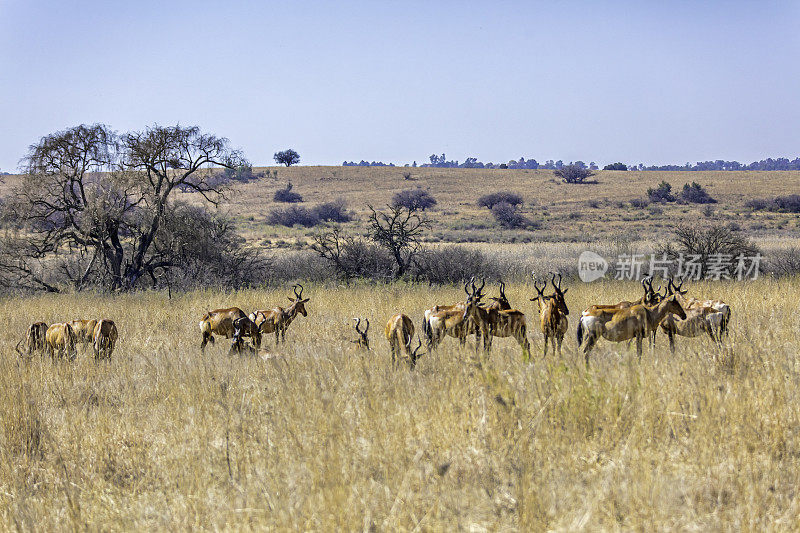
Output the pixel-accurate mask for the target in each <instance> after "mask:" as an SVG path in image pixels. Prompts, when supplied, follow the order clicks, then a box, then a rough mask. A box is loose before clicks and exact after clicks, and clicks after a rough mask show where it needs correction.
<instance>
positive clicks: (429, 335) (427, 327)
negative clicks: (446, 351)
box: [422, 316, 433, 346]
mask: <svg viewBox="0 0 800 533" xmlns="http://www.w3.org/2000/svg"><path fill="white" fill-rule="evenodd" d="M422 331H423V332H425V338H426V339H428V345H429V346H430V344H431V342H433V329H431V323H430V322H429V321H428V317H426V316H423V317H422Z"/></svg>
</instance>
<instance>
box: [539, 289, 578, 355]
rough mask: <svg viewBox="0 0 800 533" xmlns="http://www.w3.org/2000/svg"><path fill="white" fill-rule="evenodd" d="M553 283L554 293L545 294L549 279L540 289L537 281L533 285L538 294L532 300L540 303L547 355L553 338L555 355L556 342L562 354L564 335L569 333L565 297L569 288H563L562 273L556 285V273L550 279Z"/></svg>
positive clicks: (540, 315) (540, 317) (540, 319)
mask: <svg viewBox="0 0 800 533" xmlns="http://www.w3.org/2000/svg"><path fill="white" fill-rule="evenodd" d="M550 283H552V285H553V291H554V292H553V294H551V295H550V296H545V294H544V291H545V290H546V289H547V281H545V282H544V286H543V287H542V288H541V289H540V288H539V286H538V285H537V283H536V281H534V282H533V287H534V288H535V289H536V292H537V293H538V295H537V296H536V297H535V298H531V301H532V302H537V303H538V304H539V321H540V323H541V327H542V334H544V355H545V357H546V356H547V341H548V340H549V339H553V341H552V345H553V355H555V353H556V343H558V353H559V354H561V343H562V342H563V341H564V335H565V334H566V333H567V327H568V325H569V322H568V319H567V315H569V309H567V302H566V300H565V299H564V294H566V292H567V291H568V290H569V289H565V290H563V291H562V290H561V274H559V275H558V285H556V275H555V274H553V278H552V279H551V280H550Z"/></svg>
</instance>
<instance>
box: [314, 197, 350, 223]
mask: <svg viewBox="0 0 800 533" xmlns="http://www.w3.org/2000/svg"><path fill="white" fill-rule="evenodd" d="M311 212H312V214H313V215H315V216H316V217H317V218H318V219H319V220H321V221H323V222H350V221H351V220H353V216H352V215H351V214H350V213H348V212H347V204H345V201H344V200H343V199H341V198H339V199H338V200H334V201H333V202H326V203H324V204H319V205H318V206H315V207H314V208H313V209H312V210H311Z"/></svg>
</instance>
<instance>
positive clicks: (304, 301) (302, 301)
mask: <svg viewBox="0 0 800 533" xmlns="http://www.w3.org/2000/svg"><path fill="white" fill-rule="evenodd" d="M310 299H311V298H306V299H305V300H300V303H301V304H304V303H306V302H307V301H309V300H310Z"/></svg>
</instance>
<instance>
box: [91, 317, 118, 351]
mask: <svg viewBox="0 0 800 533" xmlns="http://www.w3.org/2000/svg"><path fill="white" fill-rule="evenodd" d="M118 338H119V333H118V332H117V325H116V324H114V321H113V320H108V319H107V318H103V319H101V320H99V321H97V324H96V325H95V327H94V332H93V334H92V350H93V351H94V358H95V359H111V354H112V352H113V351H114V346H116V344H117V339H118Z"/></svg>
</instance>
